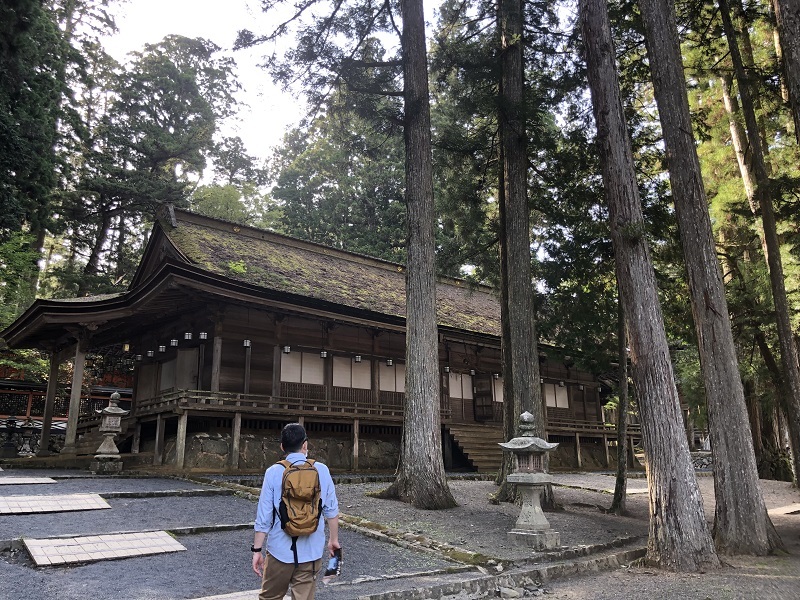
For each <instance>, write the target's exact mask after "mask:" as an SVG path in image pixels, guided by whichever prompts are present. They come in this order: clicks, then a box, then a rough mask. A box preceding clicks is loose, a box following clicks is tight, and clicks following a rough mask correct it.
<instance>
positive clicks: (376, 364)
mask: <svg viewBox="0 0 800 600" xmlns="http://www.w3.org/2000/svg"><path fill="white" fill-rule="evenodd" d="M378 350H379V345H378V336H377V335H375V334H373V335H372V361H371V362H372V366H371V372H372V398H373V400H374V402H375V405H376V406H378V405H379V404H380V403H381V368H380V361H379V359H378V358H377V356H378Z"/></svg>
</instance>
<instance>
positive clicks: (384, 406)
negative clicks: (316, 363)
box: [134, 384, 450, 420]
mask: <svg viewBox="0 0 800 600" xmlns="http://www.w3.org/2000/svg"><path fill="white" fill-rule="evenodd" d="M296 385H304V384H296ZM311 387H312V388H316V387H317V386H311ZM298 390H299V388H295V389H292V391H294V392H295V393H296V392H297V391H298ZM312 392H313V393H312V397H294V396H287V395H281V396H266V395H263V394H242V393H236V392H209V391H205V390H177V391H171V392H167V393H165V394H161V395H159V396H156V397H155V398H149V399H147V400H140V401H139V402H138V403H137V405H136V408H135V410H134V414H135V415H136V416H146V415H151V414H157V413H160V412H170V411H173V410H174V409H176V408H183V409H186V408H192V409H197V410H223V411H225V412H250V413H276V414H284V413H290V414H316V415H319V414H320V413H327V414H329V415H336V416H353V417H359V416H376V417H389V418H391V419H392V420H400V419H402V418H403V410H404V406H405V394H402V393H398V392H381V393H380V397H379V400H378V401H377V402H376V401H375V397H374V396H373V394H372V392H371V391H370V390H360V389H352V388H339V387H334V388H332V392H331V396H330V398H327V399H326V398H325V397H324V396H323V397H315V396H319V394H317V393H316V392H317V390H316V389H312ZM440 410H441V414H442V417H443V418H447V417H448V416H449V414H450V406H449V403H448V402H446V401H443V402H442V404H441V406H440Z"/></svg>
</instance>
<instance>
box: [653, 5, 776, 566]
mask: <svg viewBox="0 0 800 600" xmlns="http://www.w3.org/2000/svg"><path fill="white" fill-rule="evenodd" d="M639 6H640V7H641V11H642V18H643V21H644V26H645V32H646V42H647V55H648V58H649V61H650V70H651V73H652V78H653V87H654V92H655V98H656V103H657V105H658V114H659V117H660V120H661V129H662V131H663V135H664V143H665V146H666V163H667V168H668V169H669V178H670V185H671V187H672V198H673V202H674V205H675V213H676V216H677V218H678V230H679V232H680V237H681V243H682V246H683V254H684V257H685V263H686V271H687V275H688V280H689V281H688V283H689V298H690V301H691V305H692V316H693V317H694V324H695V332H696V333H697V340H698V350H699V353H700V366H701V372H702V376H703V385H704V387H705V392H706V402H707V406H708V421H709V435H710V436H711V448H712V450H713V461H714V492H715V507H716V508H715V511H716V512H715V519H714V542H715V544H716V547H717V550H718V551H719V552H721V553H724V554H756V555H765V554H768V553H769V552H771V551H772V550H773V549H775V548H780V547H782V544H781V542H780V538H779V537H778V534H777V532H776V531H775V528H774V527H773V525H772V521H770V519H769V516H768V515H767V507H766V505H765V504H764V498H763V496H762V493H761V486H760V484H759V482H758V468H757V466H756V459H755V453H754V451H753V440H752V435H751V433H750V428H749V427H748V425H749V420H748V415H747V404H746V403H745V399H744V388H743V387H742V380H741V377H740V375H739V362H738V359H737V357H736V348H735V346H734V343H733V332H732V331H731V322H730V315H729V313H728V303H727V301H726V299H725V288H724V285H723V283H722V272H721V271H720V267H719V262H718V260H717V253H716V248H715V246H714V233H713V231H712V229H711V218H710V216H709V213H708V199H707V198H706V192H705V189H704V188H703V179H702V174H701V171H700V160H699V159H698V157H697V150H696V147H695V139H694V135H693V134H692V118H691V115H690V113H689V101H688V98H687V96H686V82H685V80H684V75H683V62H682V59H681V53H680V43H679V41H678V27H677V24H676V20H675V5H674V3H673V1H672V0H640V2H639Z"/></svg>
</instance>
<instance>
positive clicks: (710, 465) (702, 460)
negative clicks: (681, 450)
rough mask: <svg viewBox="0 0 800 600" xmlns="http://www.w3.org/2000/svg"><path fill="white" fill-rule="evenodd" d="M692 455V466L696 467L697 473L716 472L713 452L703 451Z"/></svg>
mask: <svg viewBox="0 0 800 600" xmlns="http://www.w3.org/2000/svg"><path fill="white" fill-rule="evenodd" d="M691 455H692V464H693V465H694V470H695V471H713V470H714V459H713V458H712V455H711V452H708V451H707V450H703V451H700V452H692V453H691Z"/></svg>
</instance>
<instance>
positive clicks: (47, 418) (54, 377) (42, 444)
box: [36, 352, 61, 456]
mask: <svg viewBox="0 0 800 600" xmlns="http://www.w3.org/2000/svg"><path fill="white" fill-rule="evenodd" d="M60 365H61V360H60V356H59V354H58V353H57V352H51V353H50V374H49V375H48V378H47V393H46V394H45V397H44V415H42V437H41V438H40V439H39V450H38V451H37V452H36V456H50V450H49V449H48V448H49V446H50V429H51V428H52V426H53V412H54V410H55V406H56V391H57V390H58V367H59V366H60Z"/></svg>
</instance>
